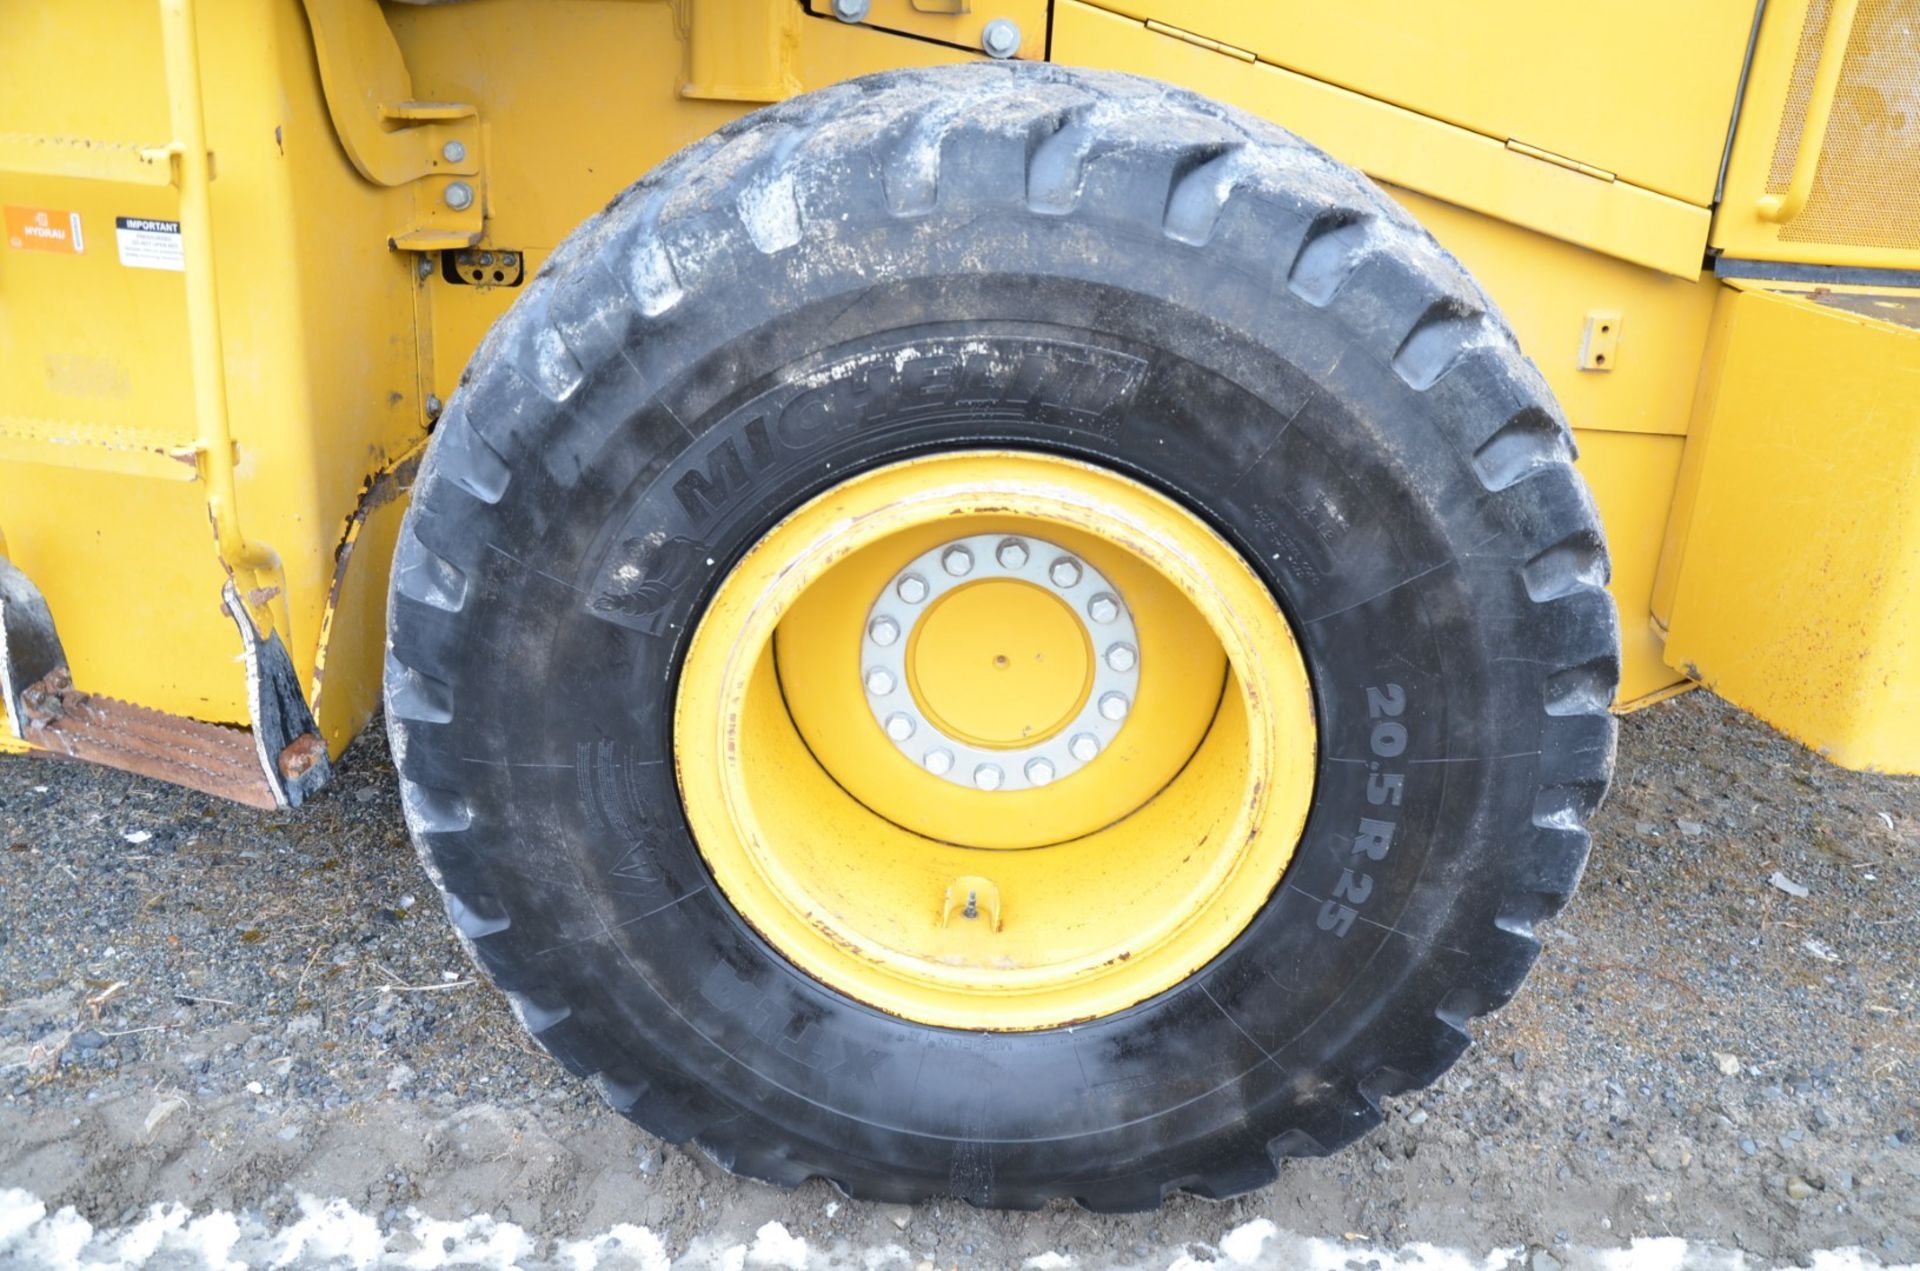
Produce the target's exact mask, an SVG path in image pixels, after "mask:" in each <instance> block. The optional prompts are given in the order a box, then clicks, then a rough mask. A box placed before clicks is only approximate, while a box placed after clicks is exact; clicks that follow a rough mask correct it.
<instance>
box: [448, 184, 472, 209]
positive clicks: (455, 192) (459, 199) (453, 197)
mask: <svg viewBox="0 0 1920 1271" xmlns="http://www.w3.org/2000/svg"><path fill="white" fill-rule="evenodd" d="M446 200H447V206H448V207H450V208H452V209H453V210H454V211H456V212H464V211H466V210H467V209H468V208H470V207H472V206H473V187H472V186H470V185H468V184H467V183H466V182H465V181H455V182H454V183H453V184H452V185H450V186H448V187H447V193H446Z"/></svg>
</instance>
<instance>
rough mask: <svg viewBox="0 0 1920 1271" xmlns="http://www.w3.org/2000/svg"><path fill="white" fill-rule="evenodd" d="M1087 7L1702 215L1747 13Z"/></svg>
mask: <svg viewBox="0 0 1920 1271" xmlns="http://www.w3.org/2000/svg"><path fill="white" fill-rule="evenodd" d="M1100 4H1101V7H1103V8H1107V9H1112V10H1114V11H1116V12H1119V13H1124V14H1126V15H1128V16H1130V17H1134V18H1141V19H1148V18H1152V19H1158V20H1159V21H1162V22H1165V23H1168V24H1169V25H1172V26H1176V27H1182V28H1185V29H1187V30H1190V31H1193V32H1195V33H1197V34H1199V35H1203V36H1208V37H1211V38H1213V39H1216V40H1220V41H1223V42H1225V43H1227V44H1231V45H1236V46H1238V47H1240V48H1243V49H1247V50H1250V51H1251V52H1253V53H1254V54H1256V55H1257V56H1258V57H1259V58H1260V60H1261V61H1263V62H1270V63H1272V64H1274V65H1276V66H1281V67H1285V68H1286V69H1288V70H1290V71H1297V72H1299V73H1300V74H1302V75H1308V76H1312V77H1313V78H1315V79H1320V80H1325V81H1327V82H1329V83H1332V84H1338V85H1340V86H1341V87H1343V88H1349V89H1352V90H1354V91H1355V92H1358V93H1364V94H1366V95H1367V96H1369V97H1376V98H1379V99H1381V100H1383V101H1388V102H1392V103H1394V104H1395V105H1398V106H1403V107H1405V108H1407V109H1408V110H1411V111H1416V112H1418V113H1420V114H1423V115H1431V116H1433V117H1434V118H1436V119H1444V120H1446V121H1448V122H1449V123H1453V124H1457V125H1459V126H1460V127H1462V128H1468V129H1471V130H1473V131H1474V132H1477V133H1480V134H1482V135H1484V136H1487V137H1491V138H1494V139H1496V140H1498V141H1503V142H1504V141H1506V140H1507V139H1509V138H1512V139H1515V140H1518V141H1522V142H1525V143H1527V144H1530V145H1533V146H1538V147H1540V148H1541V149H1543V150H1548V151H1552V152H1553V153H1555V154H1560V155H1564V156H1566V157H1568V158H1570V159H1575V160H1578V161H1579V162H1581V163H1586V164H1591V165H1593V166H1595V167H1598V168H1602V169H1605V170H1606V171H1608V172H1612V173H1614V174H1616V175H1618V176H1619V177H1620V178H1621V179H1623V180H1626V181H1631V182H1633V183H1635V184H1637V185H1642V186H1645V187H1647V188H1648V189H1651V190H1657V191H1659V192H1660V193H1662V194H1667V195H1671V196H1672V197H1674V198H1677V199H1683V200H1685V201H1687V202H1690V203H1696V204H1699V205H1702V206H1705V205H1706V204H1708V203H1710V202H1711V201H1712V198H1713V183H1714V178H1715V175H1716V174H1717V173H1718V171H1719V166H1720V153H1721V149H1722V146H1723V145H1724V143H1725V141H1726V136H1727V125H1728V123H1729V121H1730V120H1731V119H1732V117H1733V104H1734V92H1735V85H1736V84H1737V83H1738V81H1739V77H1740V63H1741V60H1742V58H1743V56H1744V55H1745V53H1746V46H1747V36H1748V32H1749V31H1750V30H1751V28H1752V23H1753V16H1754V0H1688V2H1687V3H1682V4H1675V3H1673V2H1672V0H1615V3H1612V4H1609V5H1606V6H1604V7H1596V6H1593V5H1579V4H1542V3H1539V0H1475V2H1472V3H1465V2H1460V3H1451V4H1408V3H1405V0H1343V2H1342V3H1338V4H1327V3H1323V2H1322V3H1316V2H1315V0H1215V2H1214V3H1212V4H1207V5H1194V4H1191V3H1186V2H1183V0H1100ZM1063 7H1064V6H1063ZM1054 54H1055V56H1056V57H1058V56H1059V55H1060V45H1059V43H1058V40H1057V37H1056V42H1055V45H1054Z"/></svg>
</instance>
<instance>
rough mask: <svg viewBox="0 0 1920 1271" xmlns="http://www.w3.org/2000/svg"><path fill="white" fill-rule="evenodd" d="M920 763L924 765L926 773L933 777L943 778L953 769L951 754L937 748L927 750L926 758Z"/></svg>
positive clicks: (948, 751)
mask: <svg viewBox="0 0 1920 1271" xmlns="http://www.w3.org/2000/svg"><path fill="white" fill-rule="evenodd" d="M920 762H921V763H923V764H925V765H926V769H927V771H928V772H931V773H932V774H933V775H934V776H936V777H944V776H946V775H947V773H948V772H949V771H950V770H951V769H952V768H953V752H952V751H951V750H942V749H938V748H936V749H933V750H929V751H928V752H927V754H926V758H924V759H922V760H921V761H920Z"/></svg>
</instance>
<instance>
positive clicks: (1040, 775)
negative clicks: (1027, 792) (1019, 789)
mask: <svg viewBox="0 0 1920 1271" xmlns="http://www.w3.org/2000/svg"><path fill="white" fill-rule="evenodd" d="M1026 773H1027V784H1028V785H1030V786H1043V785H1045V784H1047V782H1049V781H1051V780H1053V763H1052V761H1050V760H1047V759H1029V760H1027V768H1026Z"/></svg>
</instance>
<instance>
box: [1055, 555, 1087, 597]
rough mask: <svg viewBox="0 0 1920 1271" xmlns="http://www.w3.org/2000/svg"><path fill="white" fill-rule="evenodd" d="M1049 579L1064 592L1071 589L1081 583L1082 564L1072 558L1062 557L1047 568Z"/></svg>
mask: <svg viewBox="0 0 1920 1271" xmlns="http://www.w3.org/2000/svg"><path fill="white" fill-rule="evenodd" d="M1047 577H1048V578H1051V579H1053V585H1054V586H1056V587H1059V588H1061V589H1062V590H1064V589H1066V588H1068V587H1071V586H1073V585H1074V584H1075V583H1078V582H1079V581H1080V562H1079V561H1077V560H1075V559H1074V558H1073V557H1071V556H1062V557H1061V558H1060V559H1059V560H1057V561H1055V562H1053V564H1052V565H1050V566H1048V567H1047Z"/></svg>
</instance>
